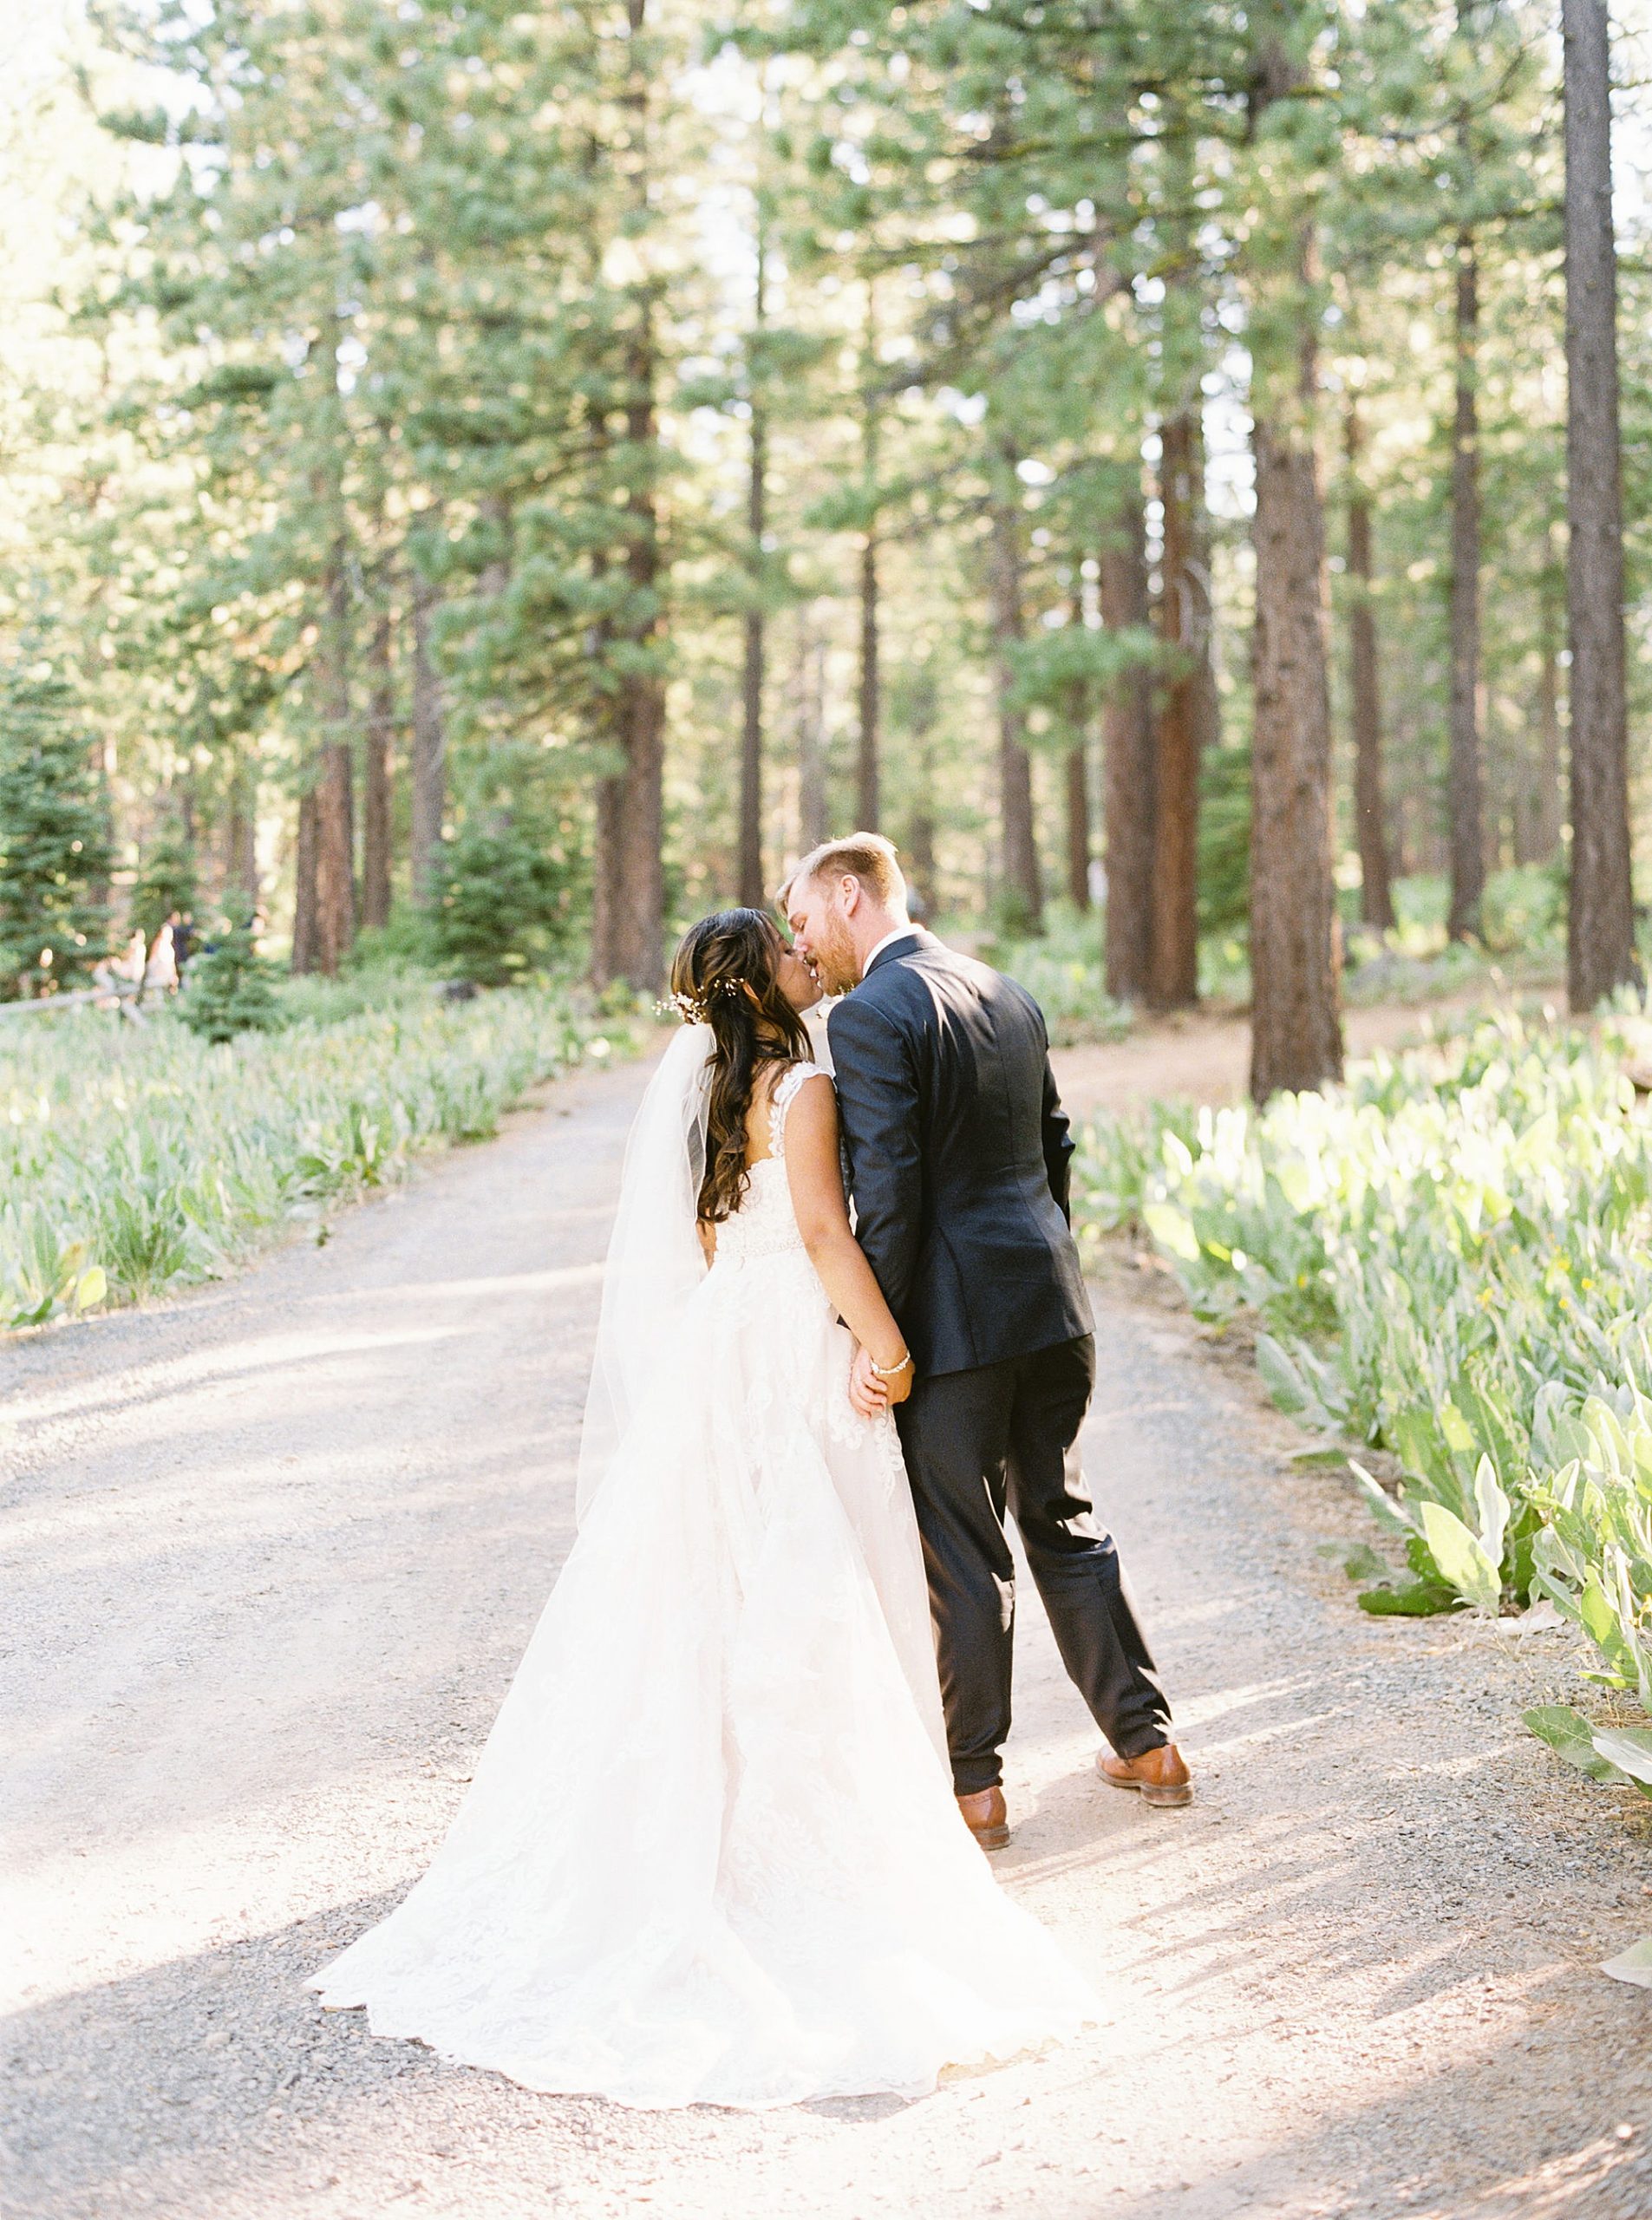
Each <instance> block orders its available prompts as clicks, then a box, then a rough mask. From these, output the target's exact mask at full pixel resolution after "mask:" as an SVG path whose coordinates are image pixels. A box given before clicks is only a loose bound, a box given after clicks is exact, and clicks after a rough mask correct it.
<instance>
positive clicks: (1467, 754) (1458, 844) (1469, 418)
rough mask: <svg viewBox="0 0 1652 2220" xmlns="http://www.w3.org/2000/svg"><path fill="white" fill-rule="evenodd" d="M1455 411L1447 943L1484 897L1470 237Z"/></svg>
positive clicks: (1463, 249)
mask: <svg viewBox="0 0 1652 2220" xmlns="http://www.w3.org/2000/svg"><path fill="white" fill-rule="evenodd" d="M1455 333H1456V347H1457V395H1456V412H1455V415H1454V419H1453V426H1452V459H1451V767H1450V774H1449V776H1448V779H1447V783H1446V801H1447V810H1446V814H1447V818H1448V819H1449V823H1450V830H1451V907H1450V911H1449V913H1448V915H1447V917H1446V934H1447V936H1448V937H1450V938H1451V939H1453V940H1468V939H1470V938H1474V937H1478V936H1479V930H1480V912H1481V910H1482V908H1483V906H1484V903H1485V768H1484V766H1483V764H1482V762H1481V760H1480V714H1479V687H1480V457H1479V395H1478V392H1477V390H1476V381H1477V377H1478V371H1479V363H1478V349H1479V256H1478V254H1477V252H1476V250H1475V245H1474V239H1473V236H1472V233H1471V232H1462V233H1460V234H1459V238H1458V241H1457V293H1456V304H1455Z"/></svg>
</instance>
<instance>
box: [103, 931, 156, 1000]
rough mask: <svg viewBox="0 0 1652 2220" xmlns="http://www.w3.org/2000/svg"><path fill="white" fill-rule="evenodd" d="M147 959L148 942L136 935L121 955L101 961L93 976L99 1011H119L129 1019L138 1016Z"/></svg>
mask: <svg viewBox="0 0 1652 2220" xmlns="http://www.w3.org/2000/svg"><path fill="white" fill-rule="evenodd" d="M147 957H148V943H147V941H146V940H145V939H144V937H143V935H142V934H141V933H140V932H134V934H133V935H132V937H131V938H130V939H129V940H128V941H127V944H126V946H125V947H124V948H123V949H122V950H121V953H120V954H119V956H106V957H103V958H102V959H101V962H100V963H98V964H97V966H96V968H95V970H94V971H93V973H92V986H93V989H94V991H95V994H96V996H97V1007H98V1009H118V1010H120V1011H121V1014H122V1015H125V1016H127V1017H136V1016H137V1015H138V1009H137V1004H138V996H140V993H141V992H142V991H143V976H144V970H145V967H146V963H147Z"/></svg>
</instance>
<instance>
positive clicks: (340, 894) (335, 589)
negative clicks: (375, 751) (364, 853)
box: [313, 548, 356, 978]
mask: <svg viewBox="0 0 1652 2220" xmlns="http://www.w3.org/2000/svg"><path fill="white" fill-rule="evenodd" d="M316 690H317V697H318V705H319V707H320V709H321V715H322V720H323V725H322V729H323V741H322V746H321V755H320V767H319V770H318V774H317V780H316V784H315V787H314V790H313V791H314V796H315V804H316V946H315V957H316V967H315V968H316V969H317V971H319V972H321V973H322V974H323V976H325V977H327V978H333V977H335V976H336V974H337V971H338V967H339V965H340V964H341V963H343V959H344V957H346V956H348V955H349V950H350V944H351V943H352V942H353V941H354V940H355V938H356V855H355V823H354V806H353V791H352V790H353V785H354V781H353V780H352V778H351V764H350V743H349V713H350V704H349V578H347V576H346V574H345V570H344V558H343V549H342V548H340V549H339V550H337V551H336V553H335V555H334V558H333V562H332V565H331V567H330V571H329V573H328V578H327V609H326V615H325V617H324V619H323V624H322V638H321V646H320V651H319V655H318V657H317V685H316Z"/></svg>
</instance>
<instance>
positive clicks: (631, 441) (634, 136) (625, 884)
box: [591, 0, 665, 994]
mask: <svg viewBox="0 0 1652 2220" xmlns="http://www.w3.org/2000/svg"><path fill="white" fill-rule="evenodd" d="M626 15H627V19H628V22H629V25H630V38H631V55H632V67H631V74H630V82H629V85H628V88H627V91H626V95H625V107H626V110H627V113H628V118H629V129H630V166H631V190H632V196H633V201H634V205H635V206H636V207H637V210H638V212H639V213H640V214H643V215H645V214H646V212H647V210H648V187H649V163H650V147H649V125H650V97H651V90H650V78H649V75H648V70H647V65H646V61H645V58H644V56H643V52H642V37H643V26H644V23H645V20H646V15H647V5H646V0H627V4H626ZM634 305H635V315H636V323H635V325H634V328H633V330H632V331H631V334H630V338H629V341H628V343H627V345H626V348H625V359H624V375H625V385H626V402H625V441H626V446H627V449H628V454H627V468H626V473H625V476H626V490H625V498H624V506H623V507H622V510H621V513H620V514H621V538H622V541H623V547H624V565H625V573H626V583H627V586H628V588H629V595H628V598H629V601H630V610H629V612H628V614H627V616H626V618H625V621H624V623H623V624H617V626H616V627H615V633H614V637H615V639H616V641H617V642H622V641H623V642H624V646H625V649H626V659H625V667H624V670H623V672H622V675H621V676H620V680H619V685H618V689H617V695H616V697H615V707H614V718H613V724H612V728H611V733H612V738H613V741H614V742H615V744H616V748H617V753H618V755H619V759H620V764H621V768H620V769H619V770H618V771H617V773H616V774H614V775H613V776H611V777H610V778H608V779H605V780H603V781H602V783H601V785H600V787H599V788H598V791H597V857H596V862H597V874H596V885H595V889H594V898H593V901H592V904H591V979H592V983H594V984H595V985H596V986H597V987H605V986H608V985H610V984H611V983H614V982H615V981H617V980H624V982H625V983H627V984H628V985H630V986H631V987H633V988H635V989H637V991H638V992H639V993H641V994H657V993H658V992H659V989H660V986H661V984H662V967H663V956H664V949H663V940H664V933H665V874H664V867H663V859H662V855H661V847H662V842H663V835H664V829H665V796H664V783H665V681H664V678H663V675H662V673H661V671H660V669H658V654H659V635H660V581H661V573H662V570H663V558H662V552H661V546H660V532H659V511H658V498H657V494H656V486H655V477H656V471H657V469H658V467H659V452H660V451H659V427H658V421H657V415H656V392H655V389H656V377H657V361H656V355H657V349H656V343H655V331H654V323H655V316H656V304H655V298H654V294H653V291H652V290H651V288H650V286H649V285H648V284H643V285H641V286H639V287H638V288H637V292H636V295H635V302H634Z"/></svg>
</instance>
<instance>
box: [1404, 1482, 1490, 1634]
mask: <svg viewBox="0 0 1652 2220" xmlns="http://www.w3.org/2000/svg"><path fill="white" fill-rule="evenodd" d="M1420 1515H1421V1518H1422V1531H1423V1533H1424V1534H1425V1536H1426V1537H1427V1542H1428V1547H1429V1549H1430V1550H1431V1551H1433V1559H1434V1563H1435V1564H1437V1565H1438V1566H1439V1567H1440V1576H1441V1577H1442V1578H1443V1579H1445V1580H1446V1581H1447V1582H1448V1583H1450V1585H1451V1586H1452V1587H1453V1588H1454V1589H1456V1590H1457V1592H1458V1594H1459V1596H1465V1597H1466V1599H1467V1601H1468V1602H1469V1603H1472V1604H1473V1605H1474V1606H1475V1608H1476V1609H1478V1610H1481V1611H1492V1612H1495V1611H1496V1610H1497V1609H1498V1607H1499V1604H1500V1603H1501V1602H1502V1600H1503V1577H1502V1573H1501V1570H1500V1569H1499V1567H1498V1566H1497V1565H1494V1564H1492V1561H1491V1559H1490V1558H1489V1557H1487V1556H1486V1554H1485V1551H1484V1550H1483V1549H1482V1548H1481V1547H1480V1544H1479V1542H1478V1540H1477V1539H1476V1538H1475V1537H1474V1536H1473V1535H1472V1534H1471V1533H1470V1532H1469V1531H1468V1529H1467V1527H1466V1526H1465V1525H1464V1524H1463V1522H1462V1520H1461V1519H1460V1518H1458V1517H1457V1516H1456V1514H1455V1513H1454V1512H1450V1511H1447V1510H1446V1506H1445V1505H1444V1504H1443V1503H1425V1504H1424V1505H1421V1510H1420Z"/></svg>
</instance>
